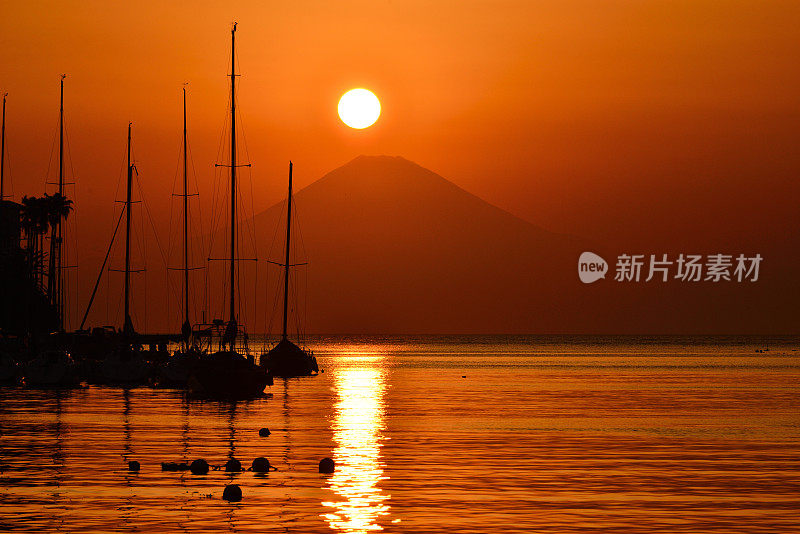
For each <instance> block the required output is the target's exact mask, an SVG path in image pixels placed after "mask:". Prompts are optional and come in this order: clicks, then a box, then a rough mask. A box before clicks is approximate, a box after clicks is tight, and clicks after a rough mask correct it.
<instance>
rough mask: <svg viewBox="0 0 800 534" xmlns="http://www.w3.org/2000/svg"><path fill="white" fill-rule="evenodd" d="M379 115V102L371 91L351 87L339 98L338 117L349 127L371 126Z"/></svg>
mask: <svg viewBox="0 0 800 534" xmlns="http://www.w3.org/2000/svg"><path fill="white" fill-rule="evenodd" d="M380 115H381V103H380V101H378V97H377V96H375V95H374V94H372V91H368V90H366V89H351V90H350V91H347V92H346V93H345V94H344V95H342V98H340V99H339V118H341V119H342V122H343V123H345V124H346V125H348V126H349V127H350V128H355V129H357V130H361V129H363V128H367V127H368V126H372V125H373V124H375V121H376V120H378V117H380Z"/></svg>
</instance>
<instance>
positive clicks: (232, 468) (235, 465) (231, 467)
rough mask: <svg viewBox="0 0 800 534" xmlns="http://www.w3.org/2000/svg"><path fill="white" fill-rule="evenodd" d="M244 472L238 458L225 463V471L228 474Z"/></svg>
mask: <svg viewBox="0 0 800 534" xmlns="http://www.w3.org/2000/svg"><path fill="white" fill-rule="evenodd" d="M241 470H242V462H240V461H239V460H237V459H236V458H231V459H230V460H228V461H227V462H225V471H227V472H228V473H238V472H239V471H241Z"/></svg>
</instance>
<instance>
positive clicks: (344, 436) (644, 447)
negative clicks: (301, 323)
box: [0, 336, 800, 534]
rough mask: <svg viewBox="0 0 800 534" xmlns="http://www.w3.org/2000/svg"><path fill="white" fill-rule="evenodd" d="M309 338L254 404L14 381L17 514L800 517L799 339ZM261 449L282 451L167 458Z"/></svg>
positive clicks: (8, 407) (144, 526) (272, 525)
mask: <svg viewBox="0 0 800 534" xmlns="http://www.w3.org/2000/svg"><path fill="white" fill-rule="evenodd" d="M308 345H309V346H310V347H311V348H313V350H314V351H315V353H316V355H317V358H318V360H319V363H320V367H321V368H322V369H324V373H321V374H320V375H319V376H316V377H309V378H298V379H290V380H286V381H284V380H282V379H276V380H275V384H274V385H273V386H272V387H270V388H268V391H267V392H268V394H269V396H267V397H266V398H263V399H258V400H254V401H250V402H239V403H235V404H233V403H221V402H208V401H199V400H192V399H187V398H186V396H185V395H184V394H183V393H182V392H181V391H179V390H170V389H160V390H159V389H150V388H134V389H130V390H123V389H120V388H113V387H99V386H91V387H88V388H82V389H74V390H61V391H59V390H33V389H23V388H8V387H6V388H0V529H11V530H18V531H53V532H98V533H99V532H110V531H137V532H303V533H308V532H352V533H356V532H372V531H378V530H384V531H386V532H450V533H453V532H553V533H572V532H575V533H577V532H581V533H587V532H603V533H608V532H625V533H627V534H631V533H648V534H651V533H654V532H664V533H676V532H703V533H716V532H720V533H722V532H726V533H729V532H747V533H758V532H781V533H787V532H800V513H798V511H797V510H800V352H798V349H800V342H798V341H797V340H792V339H754V338H694V339H690V338H685V339H682V338H651V339H647V338H592V337H550V338H542V337H503V336H485V337H416V338H410V337H382V338H377V337H372V338H366V337H362V338H358V337H318V338H314V339H311V340H309V342H308ZM764 349H769V350H765V351H764V352H756V351H761V350H764ZM261 427H268V428H269V429H270V431H271V434H270V435H269V436H268V437H265V438H262V437H259V434H258V430H259V428H261ZM258 456H264V457H266V458H268V459H269V461H270V462H271V464H272V465H274V466H275V467H276V468H277V470H275V471H272V472H270V473H268V474H258V473H252V472H243V473H238V474H230V473H225V472H224V471H223V470H217V469H214V468H212V470H211V471H210V472H209V473H208V474H207V475H192V474H191V473H190V472H188V471H187V472H164V471H162V470H161V462H170V461H173V462H177V461H191V460H193V459H196V458H205V459H206V460H207V461H208V462H209V463H210V464H212V466H220V465H222V464H224V463H225V461H226V460H227V459H228V458H230V457H235V458H237V459H239V460H240V461H241V462H242V464H243V465H245V466H249V465H250V463H251V461H252V459H253V458H255V457H258ZM325 457H330V458H332V459H333V460H334V461H335V463H336V470H335V472H334V473H333V474H320V473H319V472H318V463H319V461H320V459H322V458H325ZM131 460H136V461H139V462H140V463H141V470H140V471H138V472H131V471H128V464H127V462H128V461H131ZM231 483H235V484H238V485H239V486H240V487H241V489H242V493H243V499H242V501H241V502H238V503H229V502H226V501H224V500H222V498H221V496H222V491H223V489H224V487H225V486H226V485H227V484H231Z"/></svg>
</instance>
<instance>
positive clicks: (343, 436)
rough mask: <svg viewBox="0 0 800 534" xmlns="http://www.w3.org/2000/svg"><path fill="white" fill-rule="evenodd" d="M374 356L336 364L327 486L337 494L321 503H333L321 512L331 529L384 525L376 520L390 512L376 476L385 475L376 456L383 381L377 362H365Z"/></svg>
mask: <svg viewBox="0 0 800 534" xmlns="http://www.w3.org/2000/svg"><path fill="white" fill-rule="evenodd" d="M375 358H376V357H375V356H374V355H373V356H361V357H356V360H355V361H354V362H353V363H354V364H355V365H358V367H350V368H342V369H339V370H338V371H337V376H336V379H335V389H336V394H337V397H338V401H337V403H336V406H335V409H334V414H335V419H334V423H333V440H334V442H335V444H336V448H335V449H334V452H333V461H334V462H336V471H335V473H334V474H333V475H332V476H331V477H330V479H329V480H328V486H329V488H330V489H331V490H333V492H334V493H335V494H336V496H337V499H336V500H334V501H331V502H323V503H322V504H323V506H327V507H330V508H333V511H332V512H330V513H326V514H323V517H324V518H325V519H326V520H327V521H328V523H329V525H330V526H331V528H332V529H334V530H339V531H342V532H349V533H358V532H368V531H375V530H382V527H381V526H380V525H379V524H378V522H377V521H378V519H379V518H380V517H381V516H385V515H388V514H389V505H388V504H387V501H388V499H389V495H386V494H385V493H384V492H383V491H382V490H381V489H380V488H379V487H378V483H379V481H381V480H383V479H384V478H386V477H384V476H383V464H382V463H381V458H380V450H381V441H382V439H383V437H382V430H383V425H384V411H385V406H384V392H385V389H386V384H385V377H384V374H383V370H381V368H380V366H379V365H376V363H377V362H374V361H369V363H368V360H374V359H375ZM377 358H380V357H377ZM364 364H366V365H369V367H367V366H363V365H364ZM373 365H374V367H372V366H373Z"/></svg>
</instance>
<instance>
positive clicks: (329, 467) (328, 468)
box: [319, 458, 336, 473]
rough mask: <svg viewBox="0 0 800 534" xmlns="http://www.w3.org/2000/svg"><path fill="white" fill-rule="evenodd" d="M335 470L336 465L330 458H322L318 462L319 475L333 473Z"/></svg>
mask: <svg viewBox="0 0 800 534" xmlns="http://www.w3.org/2000/svg"><path fill="white" fill-rule="evenodd" d="M335 469H336V464H334V463H333V460H331V459H330V458H323V459H322V460H320V461H319V472H320V473H333V472H334V470H335Z"/></svg>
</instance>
